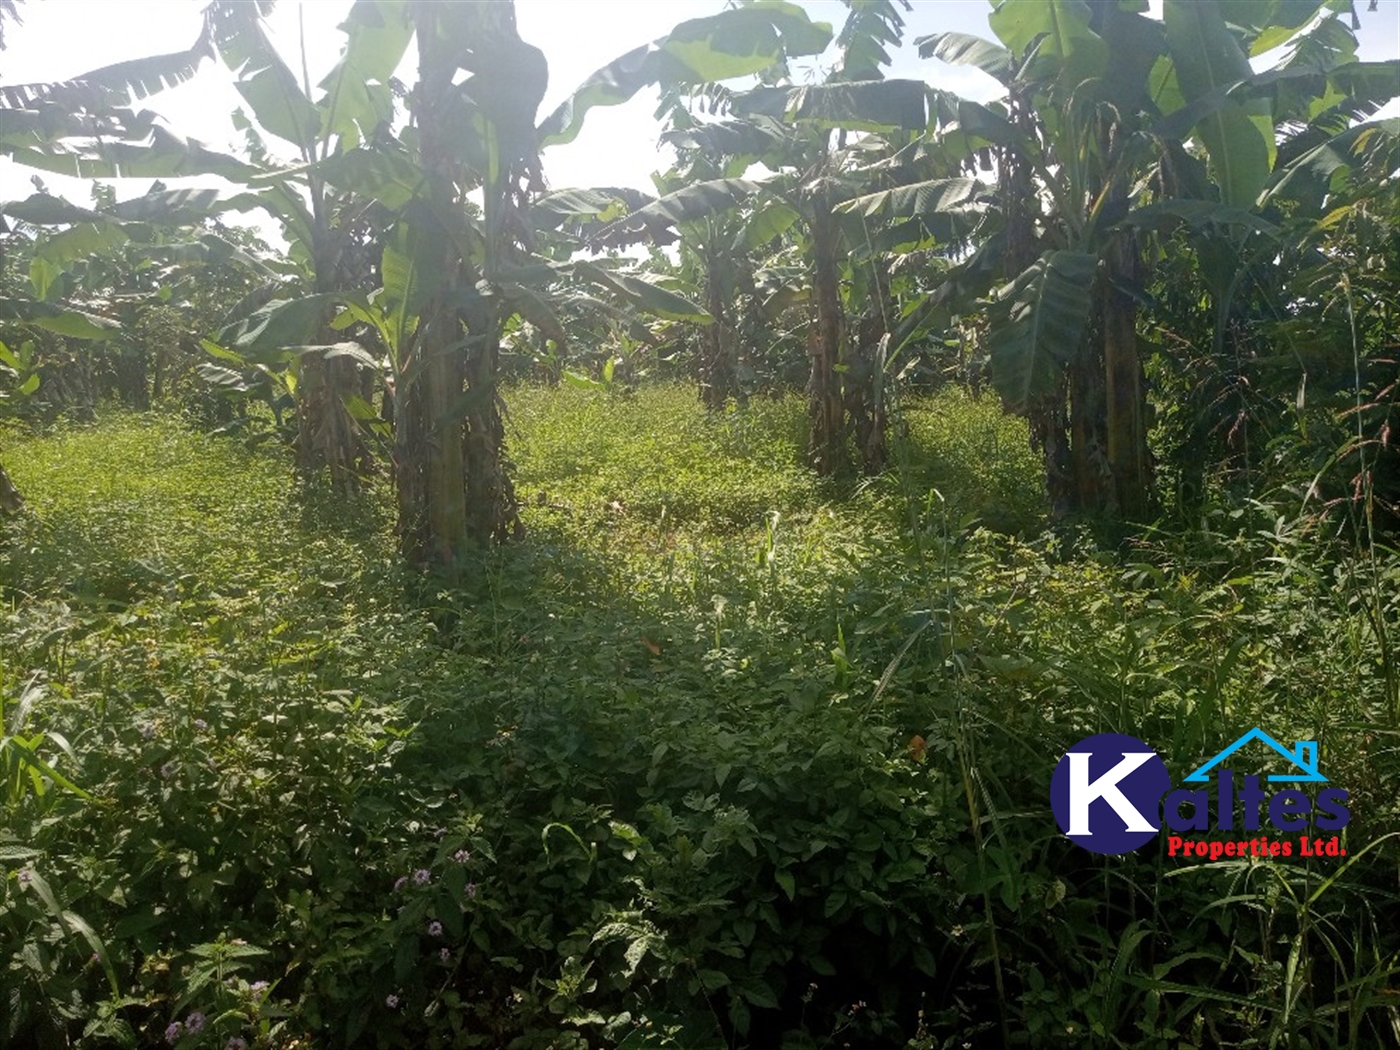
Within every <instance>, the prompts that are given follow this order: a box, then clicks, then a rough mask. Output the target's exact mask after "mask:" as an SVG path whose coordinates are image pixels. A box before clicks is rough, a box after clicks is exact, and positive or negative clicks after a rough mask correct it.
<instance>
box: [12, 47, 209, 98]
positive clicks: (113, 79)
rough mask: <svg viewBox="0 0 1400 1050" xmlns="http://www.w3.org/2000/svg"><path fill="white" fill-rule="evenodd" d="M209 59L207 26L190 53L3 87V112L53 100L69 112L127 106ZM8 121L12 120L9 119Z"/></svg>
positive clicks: (183, 79) (189, 73) (172, 83)
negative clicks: (65, 78) (57, 79)
mask: <svg viewBox="0 0 1400 1050" xmlns="http://www.w3.org/2000/svg"><path fill="white" fill-rule="evenodd" d="M208 57H209V42H208V37H207V26H206V28H205V31H204V32H202V33H201V34H200V37H199V39H198V40H196V41H195V43H194V45H193V46H191V47H190V48H189V50H187V51H175V52H172V53H170V54H165V55H149V56H147V57H145V58H136V59H131V60H128V61H125V62H115V63H113V64H112V65H109V66H103V67H101V68H100V69H94V70H91V71H90V72H87V73H81V74H79V75H78V76H76V77H71V78H69V79H68V80H63V81H57V82H54V83H49V84H17V85H11V86H7V87H0V109H32V108H34V107H35V105H36V104H37V103H39V102H42V101H53V102H56V103H57V104H59V105H61V106H65V107H68V108H69V109H79V108H82V109H99V108H102V107H103V106H104V105H110V104H115V105H125V104H127V103H129V101H130V100H131V99H132V98H137V99H142V98H146V97H147V96H149V95H154V94H156V93H158V92H160V91H164V90H166V89H167V88H172V87H175V86H176V85H178V84H183V83H185V82H187V81H188V80H190V79H192V78H193V77H194V75H195V73H197V72H198V71H199V67H200V65H201V64H202V63H203V61H204V59H206V58H208ZM6 119H8V117H7V118H6Z"/></svg>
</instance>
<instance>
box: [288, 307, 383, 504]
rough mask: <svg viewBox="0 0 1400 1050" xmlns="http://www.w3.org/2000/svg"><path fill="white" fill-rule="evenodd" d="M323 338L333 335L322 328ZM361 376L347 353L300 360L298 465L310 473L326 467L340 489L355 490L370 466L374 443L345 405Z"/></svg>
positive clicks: (326, 338)
mask: <svg viewBox="0 0 1400 1050" xmlns="http://www.w3.org/2000/svg"><path fill="white" fill-rule="evenodd" d="M322 338H323V340H324V341H326V342H333V341H334V339H333V338H332V337H331V336H330V335H329V334H327V333H323V336H322ZM359 385H360V377H359V374H358V369H357V368H356V367H355V363H354V361H353V360H352V359H351V358H348V357H337V358H330V359H327V358H325V357H323V356H322V355H320V354H317V353H309V354H307V355H306V356H305V357H303V358H302V361H301V382H300V383H299V384H298V385H297V406H296V408H297V438H296V457H297V468H298V469H299V470H300V471H301V472H302V473H303V474H304V475H307V476H310V475H312V474H316V473H319V472H320V471H322V470H325V471H326V472H327V473H328V474H329V475H330V479H331V484H333V485H334V486H335V487H336V488H337V489H340V490H341V491H343V492H351V491H354V490H355V489H357V488H359V485H360V479H361V477H362V476H363V474H364V473H365V471H367V470H368V468H369V460H370V455H369V446H368V445H366V444H365V439H364V435H363V433H362V432H361V431H360V427H359V425H358V424H357V423H356V422H355V420H354V419H353V418H352V417H351V415H350V412H349V410H348V409H347V408H346V401H347V399H348V398H349V397H350V396H351V395H352V394H354V393H356V392H357V391H358V388H359Z"/></svg>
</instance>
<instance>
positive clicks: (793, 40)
mask: <svg viewBox="0 0 1400 1050" xmlns="http://www.w3.org/2000/svg"><path fill="white" fill-rule="evenodd" d="M830 42H831V27H830V26H828V25H826V24H824V23H816V22H813V21H812V20H811V18H810V17H809V16H808V15H807V12H806V11H804V10H803V9H802V8H801V7H799V6H798V5H797V4H792V3H766V4H751V5H747V6H744V7H737V8H731V9H729V10H727V11H721V12H720V13H719V14H715V15H709V16H706V17H704V18H694V19H691V20H690V21H688V22H682V23H681V24H680V25H678V26H676V27H675V28H674V29H673V30H671V32H670V33H669V34H668V35H667V36H666V37H665V38H664V39H662V40H659V41H657V46H658V47H659V48H660V49H661V51H662V52H663V53H664V54H666V55H668V56H670V57H672V58H674V59H676V60H677V61H678V62H679V65H680V67H681V68H680V69H675V68H671V69H669V70H668V73H669V75H670V76H671V77H672V78H673V79H675V80H676V81H677V82H680V83H690V84H703V83H708V82H710V81H716V80H730V79H733V78H735V77H744V76H749V75H751V74H753V73H760V72H762V71H763V70H765V69H767V68H768V67H769V66H771V65H773V64H774V63H775V62H776V61H778V60H779V59H780V58H782V57H785V56H786V57H797V56H801V55H817V54H821V52H823V51H824V50H826V47H827V45H828V44H829V43H830Z"/></svg>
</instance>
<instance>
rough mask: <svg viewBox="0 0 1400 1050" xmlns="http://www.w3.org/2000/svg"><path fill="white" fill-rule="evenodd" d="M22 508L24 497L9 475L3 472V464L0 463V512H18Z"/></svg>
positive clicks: (6, 513) (9, 513) (10, 513)
mask: <svg viewBox="0 0 1400 1050" xmlns="http://www.w3.org/2000/svg"><path fill="white" fill-rule="evenodd" d="M23 509H24V497H23V496H21V495H20V494H19V489H17V488H15V486H14V483H13V482H11V481H10V475H8V474H6V473H5V467H4V465H3V464H0V514H5V515H13V514H18V513H19V512H20V511H22V510H23Z"/></svg>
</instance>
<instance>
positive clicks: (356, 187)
mask: <svg viewBox="0 0 1400 1050" xmlns="http://www.w3.org/2000/svg"><path fill="white" fill-rule="evenodd" d="M314 168H315V170H316V172H317V174H319V175H320V176H321V177H322V178H323V179H325V180H326V181H327V182H328V183H330V184H331V185H332V186H335V187H337V188H339V189H342V190H348V191H349V192H351V193H355V194H359V195H361V196H364V197H372V198H374V199H375V200H377V201H379V203H380V204H382V205H384V207H386V208H388V209H389V210H390V211H398V210H399V209H400V208H402V207H404V205H406V204H407V203H408V202H409V201H411V200H413V199H414V197H416V196H417V195H418V194H419V193H420V192H421V191H422V189H423V185H424V181H425V176H424V173H423V169H422V168H420V167H418V165H417V164H415V163H414V162H413V160H412V159H411V158H410V157H409V155H408V153H407V152H406V151H402V150H398V149H392V150H391V149H386V148H383V147H379V148H376V149H353V150H350V151H348V152H345V153H337V154H334V155H332V156H330V157H328V158H327V159H326V160H323V161H321V162H320V163H319V164H316V165H314Z"/></svg>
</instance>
